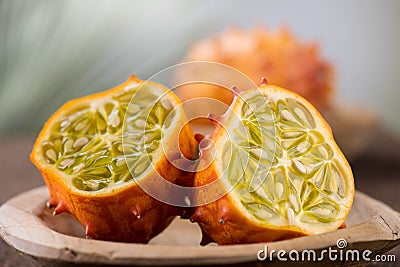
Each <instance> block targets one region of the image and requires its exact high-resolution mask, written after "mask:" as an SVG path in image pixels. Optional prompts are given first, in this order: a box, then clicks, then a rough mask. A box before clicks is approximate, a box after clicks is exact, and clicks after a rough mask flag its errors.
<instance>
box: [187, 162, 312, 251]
mask: <svg viewBox="0 0 400 267" xmlns="http://www.w3.org/2000/svg"><path fill="white" fill-rule="evenodd" d="M218 177H219V175H218V174H217V171H216V170H215V166H213V165H210V166H209V167H208V168H207V169H205V170H203V171H200V172H198V173H196V176H195V184H194V186H202V185H206V184H209V183H211V182H212V181H214V180H216V179H218ZM221 186H222V185H221ZM191 221H192V222H197V223H198V224H199V226H200V228H201V231H202V235H203V237H202V240H201V243H200V244H201V245H207V244H208V243H210V242H216V243H218V244H219V245H232V244H247V243H258V242H272V241H278V240H284V239H289V238H294V237H299V236H304V235H305V234H304V233H301V232H296V231H289V230H284V229H266V228H263V227H259V226H256V225H254V223H253V222H251V221H250V220H249V219H247V218H246V217H245V216H244V215H243V214H241V212H240V211H239V209H238V208H237V207H236V205H235V203H234V201H233V200H232V199H231V197H230V196H229V193H228V194H227V195H225V196H223V197H222V198H220V199H218V200H216V201H214V202H211V203H209V204H206V205H204V206H200V207H196V209H195V212H194V214H193V215H192V217H191Z"/></svg>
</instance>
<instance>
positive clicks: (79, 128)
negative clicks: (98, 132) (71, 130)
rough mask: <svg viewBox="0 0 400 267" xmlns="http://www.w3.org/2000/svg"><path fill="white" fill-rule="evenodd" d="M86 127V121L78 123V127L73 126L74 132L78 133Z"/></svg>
mask: <svg viewBox="0 0 400 267" xmlns="http://www.w3.org/2000/svg"><path fill="white" fill-rule="evenodd" d="M85 125H86V121H82V122H80V123H78V125H76V126H75V131H77V132H79V131H82V130H83V128H85Z"/></svg>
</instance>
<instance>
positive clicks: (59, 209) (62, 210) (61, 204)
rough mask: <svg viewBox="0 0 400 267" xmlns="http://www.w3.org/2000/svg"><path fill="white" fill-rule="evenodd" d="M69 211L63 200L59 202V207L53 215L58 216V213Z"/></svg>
mask: <svg viewBox="0 0 400 267" xmlns="http://www.w3.org/2000/svg"><path fill="white" fill-rule="evenodd" d="M65 211H67V208H66V207H65V205H64V203H63V202H59V203H58V204H57V207H56V208H55V209H54V211H53V216H56V215H58V214H61V213H63V212H65Z"/></svg>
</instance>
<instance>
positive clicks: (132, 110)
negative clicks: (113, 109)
mask: <svg viewBox="0 0 400 267" xmlns="http://www.w3.org/2000/svg"><path fill="white" fill-rule="evenodd" d="M139 110H140V108H139V106H138V105H135V104H130V105H129V106H128V111H129V113H132V114H136V113H138V112H139Z"/></svg>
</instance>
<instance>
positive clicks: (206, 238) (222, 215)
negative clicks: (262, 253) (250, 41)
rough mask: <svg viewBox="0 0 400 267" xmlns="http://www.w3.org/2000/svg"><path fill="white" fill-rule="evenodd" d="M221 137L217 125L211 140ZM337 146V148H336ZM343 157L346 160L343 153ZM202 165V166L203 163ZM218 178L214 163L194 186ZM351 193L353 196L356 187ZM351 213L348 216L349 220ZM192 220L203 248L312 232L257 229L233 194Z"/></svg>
mask: <svg viewBox="0 0 400 267" xmlns="http://www.w3.org/2000/svg"><path fill="white" fill-rule="evenodd" d="M264 86H268V87H269V88H270V89H272V90H278V91H279V90H280V91H283V92H286V93H289V94H292V95H295V93H293V92H292V91H290V90H287V89H284V88H281V87H279V86H275V85H271V84H267V83H265V84H261V85H260V86H259V88H263V87H264ZM297 98H298V99H302V100H303V101H306V102H307V100H306V99H305V98H303V97H301V96H297ZM233 105H235V102H233V103H232V104H231V107H230V108H231V109H232V110H233V109H234V107H233ZM307 107H308V108H310V109H311V110H313V112H314V114H315V115H316V116H317V117H318V118H319V119H320V120H321V122H322V124H323V127H324V128H325V129H326V130H327V131H328V133H329V134H330V135H332V131H331V128H330V126H329V124H328V123H327V122H326V121H325V120H324V119H323V117H322V116H321V114H320V113H319V112H318V110H317V109H316V108H315V107H314V106H312V105H307ZM226 115H228V116H229V114H224V116H223V117H225V116H226ZM223 120H224V119H222V121H223ZM222 135H223V130H222V126H221V124H219V123H215V129H214V131H213V133H212V134H211V136H210V137H209V138H210V139H213V140H216V139H218V138H220V137H221V136H222ZM335 146H336V148H337V149H338V147H337V145H335ZM340 153H341V152H340ZM203 157H204V160H205V162H209V159H210V158H208V157H209V155H208V154H207V153H205V154H204V155H203ZM342 157H343V158H344V156H343V154H342ZM343 164H344V165H345V166H346V167H347V168H350V165H349V163H348V162H347V161H345V162H343ZM199 166H201V162H200V164H199ZM219 177H221V174H220V173H219V171H218V168H217V167H216V165H215V163H214V162H212V163H211V164H210V165H209V166H208V167H207V168H205V169H203V170H201V171H198V172H196V174H195V177H194V183H193V186H194V187H201V186H205V185H207V184H211V183H212V182H214V181H215V180H218V179H219ZM217 183H218V185H219V186H217V187H218V189H216V191H220V192H222V191H223V190H225V188H226V185H224V184H223V182H221V180H219V181H217ZM350 194H351V195H352V196H353V197H354V184H353V187H352V189H351V192H350ZM197 197H198V198H200V199H201V198H202V196H201V195H198V196H197ZM351 205H352V202H351V203H350V206H351ZM349 212H350V209H349V210H348V213H349ZM348 213H347V214H346V217H347V215H348ZM190 220H191V222H197V223H198V224H199V226H200V228H201V232H202V240H201V243H200V244H201V245H207V244H208V243H211V242H216V243H217V244H218V245H233V244H247V243H259V242H273V241H280V240H285V239H291V238H295V237H301V236H309V235H310V234H309V233H306V232H303V231H300V230H299V231H296V230H288V229H287V228H285V227H282V228H280V227H278V226H277V227H276V228H265V227H260V226H258V225H257V224H255V223H254V222H253V221H251V220H250V219H248V218H247V217H246V216H245V215H243V214H242V212H241V211H240V209H239V208H238V207H237V204H236V203H235V201H234V200H233V199H232V197H231V194H230V192H227V193H226V194H225V195H224V196H223V197H221V198H219V199H217V200H215V201H213V202H211V203H209V204H206V205H202V206H198V207H196V208H195V209H194V211H193V215H192V216H191V218H190ZM342 228H346V224H345V223H344V222H343V224H341V225H340V226H339V227H338V229H342Z"/></svg>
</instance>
